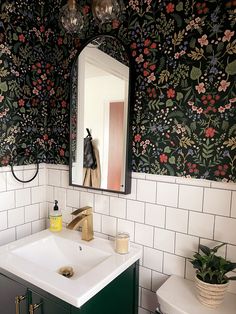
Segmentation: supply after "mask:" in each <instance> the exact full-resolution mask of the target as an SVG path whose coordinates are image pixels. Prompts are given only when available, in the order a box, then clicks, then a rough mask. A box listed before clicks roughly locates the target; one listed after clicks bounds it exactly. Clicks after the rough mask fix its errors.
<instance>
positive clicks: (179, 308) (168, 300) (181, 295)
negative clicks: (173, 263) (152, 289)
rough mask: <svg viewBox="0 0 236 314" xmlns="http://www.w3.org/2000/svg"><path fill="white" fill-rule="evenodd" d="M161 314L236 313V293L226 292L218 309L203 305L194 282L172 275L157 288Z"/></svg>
mask: <svg viewBox="0 0 236 314" xmlns="http://www.w3.org/2000/svg"><path fill="white" fill-rule="evenodd" d="M156 294H157V300H158V308H157V310H156V313H159V314H236V295H235V294H232V293H226V296H225V300H224V302H223V303H222V304H221V305H220V307H218V308H217V309H214V310H212V309H209V308H207V307H205V306H204V305H202V304H201V303H200V302H199V301H198V299H197V298H196V295H195V287H194V282H193V281H190V280H186V279H184V278H181V277H178V276H175V275H172V276H170V277H169V278H168V279H167V281H166V282H165V283H164V284H163V285H162V286H161V287H160V288H159V289H158V290H157V292H156Z"/></svg>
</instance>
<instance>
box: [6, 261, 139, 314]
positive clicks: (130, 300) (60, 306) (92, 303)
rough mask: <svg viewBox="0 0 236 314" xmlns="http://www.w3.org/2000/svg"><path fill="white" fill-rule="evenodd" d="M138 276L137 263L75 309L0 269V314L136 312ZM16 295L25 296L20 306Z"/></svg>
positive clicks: (123, 313)
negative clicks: (17, 303) (16, 301)
mask: <svg viewBox="0 0 236 314" xmlns="http://www.w3.org/2000/svg"><path fill="white" fill-rule="evenodd" d="M138 275H139V266H138V262H136V263H134V264H133V265H131V266H130V267H129V268H128V269H126V270H125V271H124V272H123V273H121V274H120V275H119V276H118V277H117V278H115V279H114V280H113V281H112V282H110V283H109V284H108V285H107V286H106V287H104V288H103V289H102V290H101V291H99V292H98V293H97V294H96V295H94V296H93V297H92V298H91V299H90V300H89V301H87V302H86V303H85V304H83V305H82V306H81V308H77V307H74V306H72V305H70V304H68V303H67V302H64V301H62V300H61V299H58V298H57V297H55V296H53V295H51V294H49V293H47V292H46V291H44V290H42V289H40V288H38V287H36V286H33V285H32V284H31V283H29V282H26V281H24V280H23V279H21V278H19V277H16V276H15V275H13V274H11V273H9V272H6V271H5V270H3V269H0V313H1V314H26V313H27V314H138ZM68 280H70V279H68ZM19 296H25V297H26V298H25V299H24V300H22V301H21V302H20V303H19V307H16V304H15V300H16V298H17V297H19ZM18 309H19V311H18V312H17V310H18Z"/></svg>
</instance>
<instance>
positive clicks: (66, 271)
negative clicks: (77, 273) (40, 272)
mask: <svg viewBox="0 0 236 314" xmlns="http://www.w3.org/2000/svg"><path fill="white" fill-rule="evenodd" d="M58 273H59V274H60V275H62V276H64V277H66V278H71V277H72V276H73V275H74V271H73V268H72V267H70V266H64V267H61V268H59V270H58Z"/></svg>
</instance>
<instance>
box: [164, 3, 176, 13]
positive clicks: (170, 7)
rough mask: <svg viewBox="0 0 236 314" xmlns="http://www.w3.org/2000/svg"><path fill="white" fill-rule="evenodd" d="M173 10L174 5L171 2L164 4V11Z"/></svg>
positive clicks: (170, 11)
mask: <svg viewBox="0 0 236 314" xmlns="http://www.w3.org/2000/svg"><path fill="white" fill-rule="evenodd" d="M174 10H175V5H174V4H173V3H171V2H170V3H168V4H167V6H166V12H167V13H172V12H174Z"/></svg>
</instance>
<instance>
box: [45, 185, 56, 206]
mask: <svg viewBox="0 0 236 314" xmlns="http://www.w3.org/2000/svg"><path fill="white" fill-rule="evenodd" d="M46 201H47V202H53V201H54V187H53V186H49V185H47V186H46Z"/></svg>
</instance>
